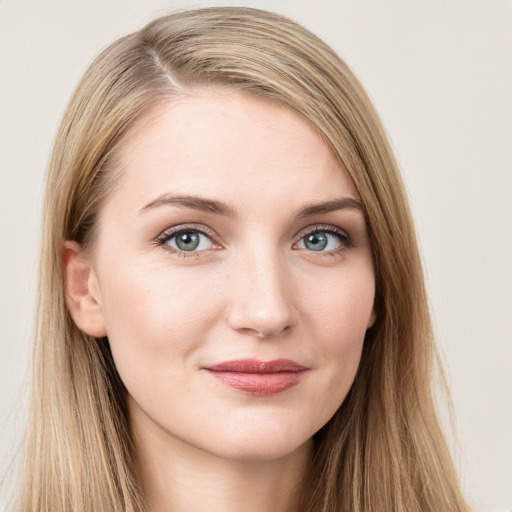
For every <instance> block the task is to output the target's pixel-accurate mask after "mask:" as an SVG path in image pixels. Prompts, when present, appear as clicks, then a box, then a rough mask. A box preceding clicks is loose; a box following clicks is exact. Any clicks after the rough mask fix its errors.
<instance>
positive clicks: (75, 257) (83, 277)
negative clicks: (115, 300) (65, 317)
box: [62, 240, 107, 338]
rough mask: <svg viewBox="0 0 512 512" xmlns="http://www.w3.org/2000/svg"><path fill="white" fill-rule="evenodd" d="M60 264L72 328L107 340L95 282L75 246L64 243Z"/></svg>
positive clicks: (92, 273)
mask: <svg viewBox="0 0 512 512" xmlns="http://www.w3.org/2000/svg"><path fill="white" fill-rule="evenodd" d="M62 264H63V273H64V279H65V291H66V303H67V305H68V309H69V312H70V314H71V317H72V318H73V320H74V321H75V324H76V325H77V327H78V328H79V329H80V330H82V331H83V332H85V334H89V335H90V336H94V337H95V338H101V337H102V336H106V335H107V330H106V326H105V319H104V315H103V307H102V301H101V293H100V289H99V285H98V278H97V276H96V273H95V271H94V269H93V268H92V266H91V264H90V262H89V260H88V258H87V257H86V256H85V255H84V253H83V251H82V248H81V247H80V245H79V244H78V243H76V242H73V241H69V240H68V241H66V242H64V246H63V250H62Z"/></svg>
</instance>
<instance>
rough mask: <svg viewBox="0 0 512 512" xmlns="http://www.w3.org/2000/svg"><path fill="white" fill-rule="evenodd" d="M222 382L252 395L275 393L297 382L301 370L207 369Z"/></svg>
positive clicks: (301, 372)
mask: <svg viewBox="0 0 512 512" xmlns="http://www.w3.org/2000/svg"><path fill="white" fill-rule="evenodd" d="M207 371H208V373H209V374H210V375H211V376H212V377H213V378H215V379H217V380H218V381H219V382H222V384H225V385H226V386H230V387H232V388H235V389H238V390H240V391H245V392H246V393H250V394H252V395H276V394H277V393H281V392H282V391H285V390H287V389H290V388H291V387H293V386H295V385H296V384H298V383H299V381H300V379H301V378H302V374H303V373H304V372H303V371H298V372H276V373H242V372H225V371H214V370H207Z"/></svg>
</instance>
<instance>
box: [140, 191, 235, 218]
mask: <svg viewBox="0 0 512 512" xmlns="http://www.w3.org/2000/svg"><path fill="white" fill-rule="evenodd" d="M164 205H168V206H181V207H183V208H192V209H193V210H199V211H201V212H206V213H216V214H218V215H225V216H227V217H234V216H235V211H234V210H233V208H231V207H230V206H229V205H227V204H226V203H223V202H222V201H216V200H213V199H206V198H204V197H198V196H190V195H182V196H173V195H170V194H163V195H161V196H160V197H157V198H156V199H155V200H154V201H151V202H150V203H148V204H147V205H146V206H144V207H143V208H141V209H140V211H139V213H143V212H146V211H148V210H152V209H154V208H158V207H159V206H164Z"/></svg>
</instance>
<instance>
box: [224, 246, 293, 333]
mask: <svg viewBox="0 0 512 512" xmlns="http://www.w3.org/2000/svg"><path fill="white" fill-rule="evenodd" d="M292 288H293V283H292V278H291V275H290V272H289V271H288V269H287V266H286V263H285V262H284V261H283V257H280V255H279V253H278V251H276V249H275V248H274V249H273V250H272V249H269V250H265V249H263V248H260V250H259V251H258V253H255V252H251V253H250V254H249V255H247V256H245V257H241V258H240V261H239V262H238V264H237V265H235V266H234V268H233V267H232V269H231V272H230V276H229V281H228V289H229V293H230V305H229V310H228V323H229V325H230V326H231V328H232V329H234V330H236V331H238V332H239V333H242V334H247V335H252V336H256V337H259V338H277V337H281V336H283V335H284V334H285V333H287V332H289V331H291V329H292V328H293V326H294V324H295V323H296V321H297V317H298V315H297V310H296V308H295V305H294V300H293V289H292Z"/></svg>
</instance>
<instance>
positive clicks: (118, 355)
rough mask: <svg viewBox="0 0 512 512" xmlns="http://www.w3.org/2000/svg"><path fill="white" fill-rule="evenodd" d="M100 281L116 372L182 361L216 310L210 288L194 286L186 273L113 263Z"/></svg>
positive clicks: (148, 369)
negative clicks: (124, 266)
mask: <svg viewBox="0 0 512 512" xmlns="http://www.w3.org/2000/svg"><path fill="white" fill-rule="evenodd" d="M111 268H112V267H111ZM114 268H115V267H114ZM103 282H104V287H103V290H102V296H103V298H104V313H105V321H106V326H107V336H108V338H109V342H110V345H111V348H112V352H113V355H114V359H115V361H116V365H117V366H118V370H119V372H120V373H121V374H122V372H123V370H125V369H126V370H128V369H129V368H133V371H137V372H138V373H141V374H142V373H144V372H146V373H147V372H158V368H159V367H160V368H162V370H163V371H164V369H165V368H169V369H170V368H171V366H172V362H177V361H181V362H182V363H183V360H184V359H186V358H187V356H188V354H190V353H191V352H193V350H194V349H195V348H196V347H197V346H199V345H200V344H201V343H202V342H203V341H204V337H205V336H206V333H207V332H208V330H209V328H210V326H211V325H212V323H214V322H215V320H216V318H217V317H218V314H219V313H218V304H217V302H218V301H217V300H216V298H215V294H214V290H215V289H216V287H215V286H200V284H199V283H201V282H203V281H202V280H201V279H197V276H195V277H194V278H193V277H192V276H191V275H190V272H187V271H179V272H169V271H168V270H167V269H162V268H158V266H154V265H153V266H151V267H150V266H146V267H145V266H142V265H138V266H131V267H130V268H126V269H123V268H122V267H119V266H118V267H117V268H115V271H112V272H110V273H109V274H108V276H107V275H106V276H105V279H104V281H103ZM134 363H136V364H134ZM130 371H131V370H130ZM121 376H123V375H121Z"/></svg>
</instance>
